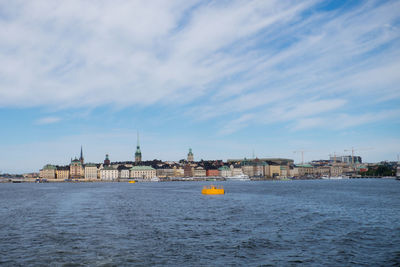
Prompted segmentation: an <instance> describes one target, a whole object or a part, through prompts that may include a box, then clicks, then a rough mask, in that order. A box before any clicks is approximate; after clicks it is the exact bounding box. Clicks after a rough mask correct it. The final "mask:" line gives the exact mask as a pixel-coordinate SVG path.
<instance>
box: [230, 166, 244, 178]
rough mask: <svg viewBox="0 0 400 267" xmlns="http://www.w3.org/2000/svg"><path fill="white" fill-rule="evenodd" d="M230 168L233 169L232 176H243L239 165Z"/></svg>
mask: <svg viewBox="0 0 400 267" xmlns="http://www.w3.org/2000/svg"><path fill="white" fill-rule="evenodd" d="M229 168H230V169H231V173H232V176H237V175H243V171H242V168H241V167H240V165H239V164H231V165H230V166H229Z"/></svg>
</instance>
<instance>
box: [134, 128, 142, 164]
mask: <svg viewBox="0 0 400 267" xmlns="http://www.w3.org/2000/svg"><path fill="white" fill-rule="evenodd" d="M141 161H142V152H141V151H140V145H139V131H138V132H137V146H136V152H135V162H136V163H138V162H141Z"/></svg>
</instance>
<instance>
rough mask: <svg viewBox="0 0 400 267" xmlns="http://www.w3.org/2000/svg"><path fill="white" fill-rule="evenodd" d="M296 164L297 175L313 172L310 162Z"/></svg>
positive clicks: (311, 173)
mask: <svg viewBox="0 0 400 267" xmlns="http://www.w3.org/2000/svg"><path fill="white" fill-rule="evenodd" d="M296 166H297V168H298V172H299V176H305V175H313V174H314V168H313V166H312V165H310V164H301V165H296Z"/></svg>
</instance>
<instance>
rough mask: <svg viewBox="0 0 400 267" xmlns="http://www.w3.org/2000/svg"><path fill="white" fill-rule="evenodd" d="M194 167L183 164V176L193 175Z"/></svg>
mask: <svg viewBox="0 0 400 267" xmlns="http://www.w3.org/2000/svg"><path fill="white" fill-rule="evenodd" d="M193 174H194V168H193V167H192V165H190V164H185V166H184V167H183V176H184V177H193Z"/></svg>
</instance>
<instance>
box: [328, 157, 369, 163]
mask: <svg viewBox="0 0 400 267" xmlns="http://www.w3.org/2000/svg"><path fill="white" fill-rule="evenodd" d="M329 159H330V161H332V162H334V161H336V162H342V163H346V164H348V165H350V164H352V163H353V160H354V164H361V163H362V158H361V157H360V156H353V157H352V156H351V155H349V156H333V157H332V156H331V157H330V158H329Z"/></svg>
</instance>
